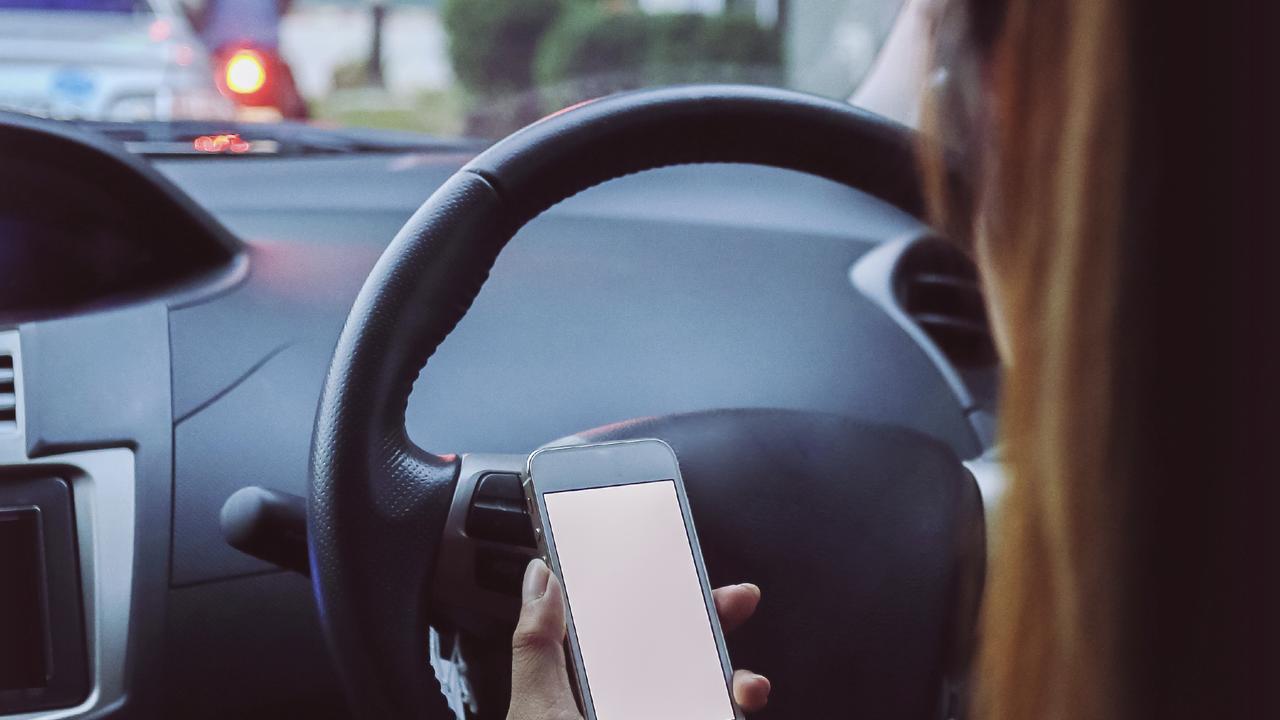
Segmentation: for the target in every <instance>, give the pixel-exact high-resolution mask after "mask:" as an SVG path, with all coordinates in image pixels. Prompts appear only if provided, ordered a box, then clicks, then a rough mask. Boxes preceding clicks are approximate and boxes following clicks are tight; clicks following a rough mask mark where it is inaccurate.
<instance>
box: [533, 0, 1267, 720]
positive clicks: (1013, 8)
mask: <svg viewBox="0 0 1280 720" xmlns="http://www.w3.org/2000/svg"><path fill="white" fill-rule="evenodd" d="M1178 5H1180V4H1179V3H1167V2H1153V1H1143V0H1132V1H1130V2H1122V1H1120V0H944V2H942V3H939V6H938V8H937V14H936V16H935V17H936V32H935V48H936V49H935V57H934V67H935V70H934V72H933V73H932V74H931V76H930V83H929V85H930V86H929V89H928V93H927V101H926V103H925V111H924V113H923V116H922V117H923V124H924V126H925V130H926V132H925V133H924V135H925V137H928V138H930V139H931V140H930V141H929V142H928V143H927V144H928V145H929V146H930V147H926V148H924V150H925V152H924V153H922V155H923V156H924V158H925V163H924V166H925V177H926V184H927V187H928V189H929V190H930V192H931V196H932V197H931V200H932V205H933V210H934V215H935V220H936V222H937V224H938V226H939V227H942V228H945V229H946V230H947V232H948V233H949V235H951V236H952V237H953V238H955V239H956V240H957V241H959V242H962V243H964V244H966V246H967V247H969V248H970V249H971V250H972V253H973V256H974V257H975V259H976V261H977V262H978V265H979V267H980V269H981V272H982V275H983V277H984V279H985V282H986V287H987V296H988V298H987V299H988V303H989V305H990V311H991V316H992V318H993V321H994V325H995V327H996V330H997V335H998V341H999V343H998V344H999V346H1000V351H1001V355H1002V359H1003V362H1004V365H1005V368H1006V372H1005V378H1004V383H1005V385H1004V388H1003V392H1002V404H1003V405H1002V409H1001V424H1002V428H1001V432H1002V450H1003V454H1004V457H1005V460H1006V461H1007V469H1008V472H1009V474H1010V478H1011V486H1010V490H1009V493H1008V495H1007V496H1006V498H1005V501H1004V504H1003V506H1002V508H1001V510H1000V512H1001V516H1000V517H999V518H998V522H999V525H998V529H997V532H996V536H995V537H994V539H993V542H992V543H991V546H992V547H993V555H992V557H991V569H990V573H989V577H988V583H987V589H986V595H985V600H984V611H983V625H982V634H981V649H980V657H979V662H978V664H977V666H976V667H977V670H976V673H975V678H974V679H975V684H976V691H975V695H974V698H973V703H972V704H973V707H972V713H971V714H973V715H975V716H977V717H983V718H1036V719H1037V720H1043V719H1046V718H1047V719H1049V720H1057V719H1059V718H1091V719H1101V720H1110V719H1116V720H1119V719H1120V718H1139V717H1141V718H1146V717H1162V718H1167V717H1183V716H1198V717H1260V716H1262V705H1261V704H1259V703H1261V702H1263V701H1262V700H1260V699H1259V698H1260V697H1261V693H1260V692H1258V691H1259V689H1260V688H1261V687H1264V686H1265V685H1264V683H1265V681H1267V680H1268V679H1274V675H1273V674H1271V673H1270V672H1268V671H1266V670H1265V669H1262V670H1259V669H1258V666H1250V665H1246V664H1244V663H1243V662H1242V660H1243V657H1242V655H1243V653H1247V652H1248V651H1249V650H1250V649H1251V646H1250V645H1248V644H1247V643H1248V642H1249V641H1248V638H1249V635H1248V633H1249V632H1251V631H1252V632H1254V633H1256V634H1257V636H1258V637H1259V638H1264V639H1260V640H1256V641H1254V643H1253V645H1252V649H1256V648H1257V647H1262V646H1265V643H1266V642H1268V640H1267V639H1265V638H1266V637H1267V633H1273V632H1274V623H1268V624H1266V625H1265V627H1264V626H1262V625H1259V626H1258V627H1257V628H1255V629H1252V630H1251V628H1250V626H1249V623H1250V622H1251V620H1253V619H1256V618H1260V617H1261V618H1266V617H1269V614H1270V613H1272V612H1274V610H1273V609H1271V608H1273V607H1274V605H1271V604H1269V601H1268V600H1266V598H1267V597H1268V596H1267V594H1266V592H1256V593H1255V592H1253V590H1254V588H1252V587H1249V586H1248V583H1249V581H1252V580H1257V579H1258V578H1260V577H1263V576H1265V570H1259V569H1257V568H1251V567H1250V566H1249V565H1248V563H1249V562H1250V561H1251V559H1246V558H1245V557H1244V556H1242V555H1241V554H1240V553H1233V552H1230V550H1232V549H1234V548H1236V547H1238V546H1239V545H1241V544H1243V543H1247V542H1256V541H1257V539H1258V537H1260V534H1261V533H1260V531H1259V530H1258V529H1257V528H1258V527H1259V526H1257V525H1252V524H1251V523H1253V522H1254V521H1256V520H1258V519H1259V517H1260V513H1261V512H1262V511H1260V510H1258V509H1257V508H1251V507H1250V503H1249V501H1250V498H1251V496H1250V492H1249V491H1250V490H1251V489H1252V488H1251V487H1250V486H1248V485H1247V484H1243V481H1244V480H1245V479H1246V477H1245V476H1246V473H1245V470H1244V469H1243V468H1241V467H1239V464H1240V462H1241V460H1240V458H1242V457H1245V456H1246V455H1245V453H1243V452H1240V449H1241V448H1240V443H1241V442H1243V440H1242V438H1244V437H1245V435H1244V433H1243V431H1242V430H1243V429H1242V428H1233V426H1232V425H1231V421H1232V420H1233V419H1240V418H1241V417H1243V416H1244V413H1245V412H1246V410H1245V407H1246V405H1245V404H1244V401H1242V400H1241V395H1240V392H1239V391H1240V390H1241V388H1240V387H1239V386H1238V385H1230V384H1227V385H1215V384H1214V382H1213V381H1214V379H1215V378H1221V377H1223V374H1222V373H1221V372H1220V371H1222V370H1223V368H1221V367H1220V366H1219V363H1220V360H1221V357H1222V356H1223V355H1224V354H1226V355H1228V356H1229V351H1230V349H1231V348H1232V347H1234V346H1232V345H1231V344H1230V343H1231V341H1232V340H1233V339H1238V336H1236V337H1234V338H1233V336H1232V330H1231V327H1230V324H1229V323H1228V322H1226V321H1224V317H1227V318H1229V317H1231V313H1230V310H1226V311H1224V309H1223V308H1220V307H1216V306H1215V305H1214V301H1215V300H1214V299H1215V297H1217V296H1216V295H1214V291H1215V290H1216V289H1217V288H1216V287H1214V286H1213V284H1212V283H1213V282H1215V280H1220V279H1221V278H1220V277H1218V276H1215V275H1214V274H1213V271H1214V270H1216V269H1220V268H1219V267H1217V266H1216V263H1217V262H1218V261H1217V260H1216V259H1215V258H1216V257H1217V255H1218V253H1213V252H1205V247H1204V246H1203V243H1204V242H1206V238H1210V237H1214V236H1213V235H1212V233H1213V232H1214V230H1215V228H1216V229H1217V230H1218V231H1219V232H1220V231H1221V228H1220V227H1216V226H1214V225H1212V224H1211V222H1212V220H1211V216H1212V215H1213V213H1212V212H1210V211H1211V210H1217V209H1218V206H1217V205H1216V204H1215V203H1217V202H1218V201H1219V200H1220V199H1221V198H1222V193H1214V192H1207V191H1206V186H1209V185H1212V184H1213V183H1215V182H1216V183H1219V184H1221V183H1228V182H1229V179H1230V178H1231V173H1230V172H1229V170H1230V169H1231V168H1229V167H1228V168H1227V170H1228V172H1225V173H1224V172H1217V171H1220V170H1222V169H1223V168H1222V163H1223V162H1224V160H1223V159H1222V157H1225V158H1227V159H1226V160H1225V162H1226V163H1228V164H1229V163H1230V162H1231V160H1230V156H1229V154H1228V153H1227V152H1225V151H1226V150H1229V149H1230V142H1229V141H1226V140H1224V142H1222V143H1220V144H1218V145H1215V146H1214V150H1213V152H1216V153H1219V155H1208V154H1206V150H1205V146H1206V145H1207V144H1208V143H1206V142H1204V141H1201V142H1198V143H1188V142H1184V140H1185V139H1186V138H1198V139H1199V138H1206V137H1214V135H1213V134H1212V133H1211V132H1208V128H1207V127H1205V126H1202V124H1203V120H1202V118H1203V117H1204V113H1202V112H1201V113H1198V112H1195V110H1194V108H1195V107H1196V103H1200V102H1205V101H1206V98H1205V96H1206V95H1208V94H1210V93H1212V91H1213V89H1214V88H1216V87H1222V86H1223V85H1224V80H1223V78H1222V77H1221V76H1218V77H1217V78H1216V79H1215V78H1214V73H1216V72H1217V70H1216V69H1215V70H1210V69H1209V61H1210V60H1212V59H1213V58H1214V57H1215V53H1218V52H1223V48H1220V47H1217V46H1215V45H1214V44H1213V43H1214V42H1218V41H1221V40H1223V39H1225V38H1223V37H1221V36H1218V35H1215V34H1214V30H1213V28H1214V27H1216V25H1214V21H1215V18H1213V17H1211V15H1212V13H1211V12H1206V10H1205V9H1204V8H1203V7H1201V8H1200V9H1199V10H1194V11H1193V12H1194V15H1193V16H1183V15H1180V13H1186V12H1188V11H1187V10H1182V9H1180V8H1178V7H1177V6H1178ZM1221 12H1222V13H1223V14H1226V13H1228V12H1231V10H1229V9H1226V8H1223V9H1222V10H1221ZM1188 20H1189V21H1191V22H1192V23H1194V25H1188V24H1186V23H1185V21H1188ZM1189 28H1190V29H1193V30H1195V32H1193V33H1187V32H1184V31H1186V30H1188V29H1189ZM1189 38H1190V39H1195V41H1196V42H1195V43H1189V42H1187V40H1188V39H1189ZM1225 55H1226V53H1225V52H1224V53H1223V56H1225ZM1225 85H1226V87H1228V88H1229V87H1230V83H1229V82H1225ZM1189 92H1194V96H1193V97H1192V98H1190V99H1189V98H1188V93H1189ZM1267 130H1268V133H1264V134H1268V135H1269V133H1270V131H1271V128H1268V129H1267ZM944 149H945V151H946V152H949V153H952V154H953V155H954V157H955V158H956V159H957V160H958V161H959V164H960V166H961V170H962V172H963V173H965V174H967V177H968V180H969V186H970V187H971V188H972V189H973V190H972V192H970V193H966V194H964V195H957V194H955V193H948V192H946V191H945V187H944V183H943V182H942V180H941V178H942V173H941V172H939V165H940V162H939V158H940V157H941V154H942V152H943V151H944ZM1220 156H1221V157H1220ZM1174 158H1177V159H1176V161H1175V160H1174ZM1205 161H1209V163H1208V165H1207V166H1203V167H1202V163H1204V162H1205ZM1237 172H1238V170H1237ZM1198 232H1203V233H1204V234H1203V235H1202V236H1201V238H1200V239H1198V240H1193V241H1191V242H1192V243H1201V244H1200V245H1196V244H1190V243H1188V242H1186V241H1187V238H1188V236H1189V235H1194V234H1195V233H1198ZM1219 237H1220V235H1219ZM1272 239H1273V240H1274V238H1272ZM1229 247H1230V246H1228V248H1229ZM1184 281H1185V282H1184ZM1196 281H1198V282H1200V283H1201V286H1199V287H1195V288H1194V289H1193V283H1194V282H1196ZM1236 332H1237V333H1238V332H1239V331H1238V330H1236ZM1188 378H1191V379H1193V380H1195V381H1194V382H1188V381H1187V380H1188ZM1247 391H1248V389H1247V388H1246V392H1247ZM1253 402H1254V405H1255V406H1256V405H1257V403H1258V401H1257V400H1256V399H1255V400H1254V401H1253ZM1273 429H1274V428H1273ZM1236 430H1240V431H1241V432H1239V433H1236V432H1233V431H1236ZM1253 432H1254V433H1255V434H1256V433H1257V432H1258V430H1257V429H1256V428H1255V429H1254V430H1253ZM1228 479H1229V480H1231V481H1234V482H1235V484H1228V483H1227V482H1224V480H1228ZM1263 547H1266V545H1265V544H1263ZM1267 555H1268V556H1269V555H1270V553H1267ZM1265 559H1266V556H1264V560H1265ZM1259 584H1260V583H1259ZM1259 589H1260V590H1265V588H1259ZM1271 589H1272V590H1273V589H1274V587H1272V588H1271ZM1272 597H1274V596H1272ZM524 599H525V603H524V608H523V611H522V614H521V619H520V625H519V627H518V629H517V631H516V636H515V644H514V645H515V646H514V651H515V657H514V673H513V675H514V676H513V698H514V699H513V702H512V707H511V710H510V714H509V718H510V720H548V719H550V718H574V717H577V711H576V709H575V707H574V701H573V697H572V695H571V693H570V691H569V685H568V681H567V677H566V675H565V671H564V658H563V655H562V652H561V639H562V638H563V634H564V616H563V609H562V599H561V590H560V586H559V584H558V583H557V582H556V580H555V578H554V577H551V576H550V575H549V573H548V572H547V570H546V568H545V567H544V566H543V565H542V564H541V563H540V562H537V561H535V563H534V564H532V565H531V566H530V568H529V570H528V573H527V575H526V581H525V595H524ZM758 599H759V590H758V589H756V588H755V587H754V586H750V585H746V586H736V587H731V588H722V589H721V590H719V591H717V598H716V600H717V609H718V610H719V611H720V614H721V616H722V618H723V619H724V621H725V625H726V626H732V625H735V624H737V623H740V622H741V621H742V620H744V619H745V618H746V616H748V615H750V613H751V612H752V611H753V610H754V608H755V604H756V602H757V601H758ZM841 621H850V622H856V619H853V620H848V619H841ZM1272 637H1273V636H1272ZM1272 647H1274V646H1272ZM1241 666H1243V667H1244V669H1243V670H1240V671H1238V672H1237V668H1239V667H1241ZM1261 667H1262V668H1265V667H1267V666H1266V665H1265V664H1264V665H1262V666H1261ZM768 692H769V684H768V681H767V680H765V679H764V678H761V677H759V676H757V675H753V674H751V673H749V672H745V671H738V673H737V674H735V676H734V694H735V697H736V699H737V701H738V702H739V703H740V704H741V705H742V706H743V708H744V709H747V710H752V709H757V708H759V707H761V706H762V705H763V704H764V702H765V701H766V699H767V696H768Z"/></svg>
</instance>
